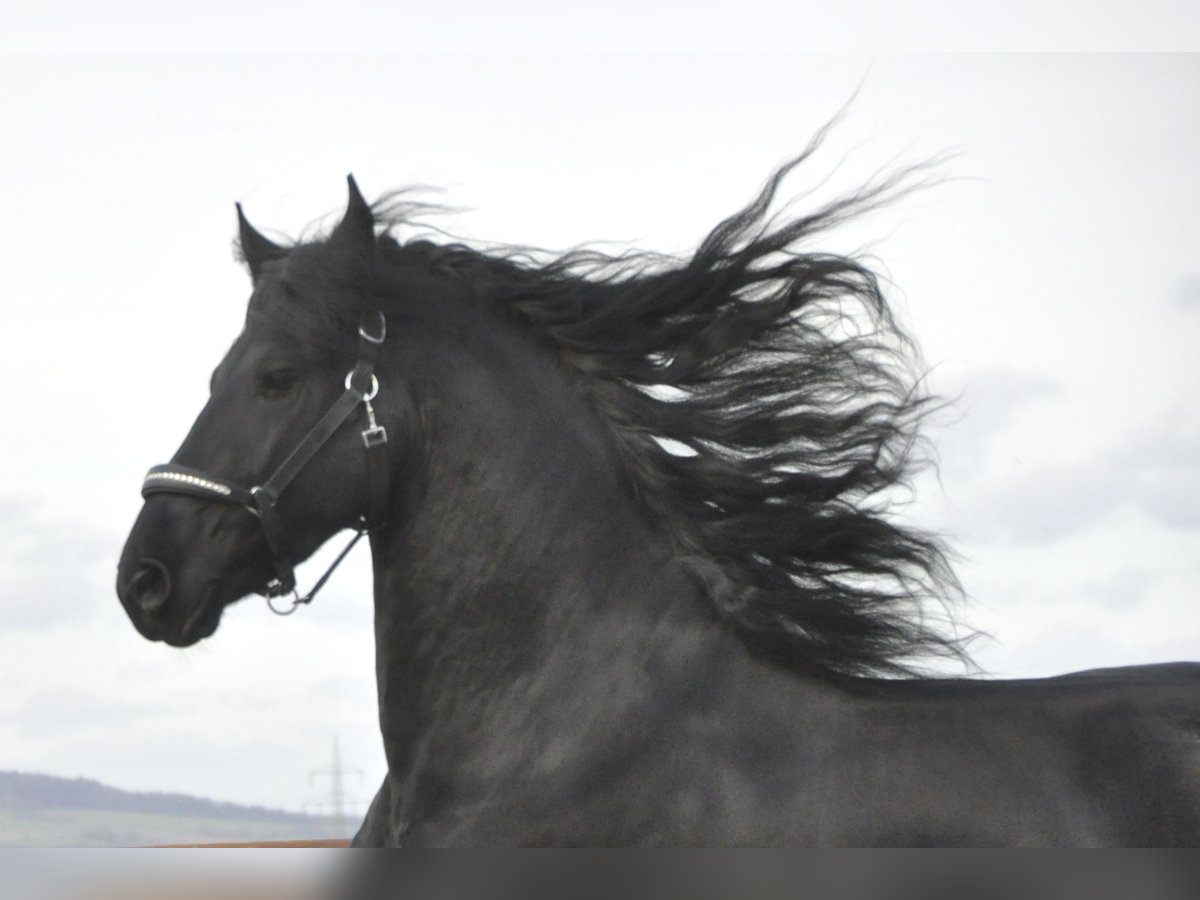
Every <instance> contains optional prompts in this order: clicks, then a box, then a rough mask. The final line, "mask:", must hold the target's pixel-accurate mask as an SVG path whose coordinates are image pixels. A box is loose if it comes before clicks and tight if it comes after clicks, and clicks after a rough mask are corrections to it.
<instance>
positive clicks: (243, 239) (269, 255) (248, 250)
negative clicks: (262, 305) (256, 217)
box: [234, 203, 287, 281]
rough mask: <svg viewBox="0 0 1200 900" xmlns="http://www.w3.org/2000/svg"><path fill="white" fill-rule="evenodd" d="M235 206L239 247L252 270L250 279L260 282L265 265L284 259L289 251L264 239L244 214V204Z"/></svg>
mask: <svg viewBox="0 0 1200 900" xmlns="http://www.w3.org/2000/svg"><path fill="white" fill-rule="evenodd" d="M234 206H236V207H237V216H238V245H239V246H240V247H241V251H242V259H244V260H245V261H246V265H247V266H248V267H249V269H250V279H251V280H252V281H258V274H259V272H261V271H262V267H263V264H264V263H267V262H270V261H271V260H273V259H282V258H283V257H284V256H286V255H287V249H286V248H284V247H280V246H279V245H278V244H276V243H274V242H273V241H271V240H269V239H268V238H265V237H263V235H262V234H261V233H259V231H258V230H257V229H256V228H255V227H254V226H253V225H251V224H250V223H249V221H247V219H246V214H245V213H244V212H242V204H240V203H235V204H234Z"/></svg>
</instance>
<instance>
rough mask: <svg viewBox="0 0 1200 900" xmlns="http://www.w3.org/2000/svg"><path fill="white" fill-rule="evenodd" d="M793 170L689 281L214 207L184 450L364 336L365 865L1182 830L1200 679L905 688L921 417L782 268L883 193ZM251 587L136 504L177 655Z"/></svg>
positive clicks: (342, 438) (663, 267)
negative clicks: (376, 722)
mask: <svg viewBox="0 0 1200 900" xmlns="http://www.w3.org/2000/svg"><path fill="white" fill-rule="evenodd" d="M802 158H803V157H802ZM787 168H788V167H785V169H784V170H781V171H780V173H777V175H776V177H775V178H773V179H772V181H771V182H770V183H769V184H768V186H767V188H766V189H765V190H764V191H763V193H762V194H761V195H760V196H759V197H758V198H756V200H755V201H754V202H753V203H752V204H751V205H750V206H749V207H747V208H746V209H745V210H743V211H742V212H740V213H738V214H737V215H735V216H733V217H731V218H730V219H728V220H727V221H726V222H724V223H722V224H721V225H720V226H718V228H717V229H716V230H715V231H714V232H713V233H712V234H711V235H710V236H709V237H708V238H707V239H706V241H705V242H704V243H703V244H702V245H701V247H700V248H699V249H698V250H697V252H696V254H695V255H694V256H693V257H692V258H691V259H689V260H685V261H673V260H664V259H660V258H655V257H650V256H648V255H646V256H639V257H633V258H625V259H621V260H611V259H604V258H600V257H598V256H596V255H588V254H582V255H580V254H577V255H571V256H567V257H563V258H559V259H555V260H551V261H550V262H535V261H531V259H530V258H527V257H524V256H522V255H520V254H516V253H509V254H499V253H495V252H493V253H491V254H485V253H480V252H476V251H473V250H470V249H467V248H465V247H462V246H437V245H435V244H432V243H430V242H428V241H418V240H413V241H409V242H407V243H401V242H399V241H398V240H397V239H395V238H394V237H393V236H391V235H390V234H389V233H387V232H386V231H385V232H384V233H383V234H377V233H376V231H377V223H376V221H375V216H374V215H373V214H372V212H371V210H370V209H369V208H368V207H367V205H366V204H365V202H364V201H363V200H362V198H361V196H360V195H359V194H358V192H357V188H356V187H355V186H354V184H353V182H351V202H350V207H349V209H348V211H347V214H346V216H345V218H344V219H343V221H342V222H341V224H339V225H338V226H337V228H335V229H334V231H333V232H332V233H331V234H330V236H329V237H328V238H327V239H324V240H316V241H311V242H308V243H302V244H298V245H296V246H294V247H281V246H277V245H275V244H274V243H272V242H270V241H268V240H267V239H266V238H264V237H262V236H261V235H259V234H258V233H257V232H255V231H254V230H253V229H252V228H251V227H250V226H249V225H248V224H247V223H246V222H245V221H244V220H243V221H242V234H241V247H242V251H243V254H244V256H245V258H246V262H247V263H248V266H249V269H250V272H251V275H252V279H253V282H254V293H253V296H252V297H251V300H250V305H249V312H248V316H247V320H246V327H245V330H244V331H243V333H242V334H241V336H240V337H239V338H238V339H237V341H236V343H235V344H234V346H233V348H232V349H231V350H230V352H229V354H228V355H227V356H226V358H225V359H224V361H223V362H222V363H221V365H220V366H219V367H218V368H217V370H216V372H215V374H214V377H213V386H212V398H211V400H210V401H209V403H208V405H207V406H206V407H205V409H204V410H203V411H202V412H201V414H200V417H199V418H198V419H197V421H196V424H195V426H194V427H193V429H192V431H191V433H190V434H189V435H188V436H187V438H186V440H185V441H184V443H183V445H182V446H181V447H180V449H179V451H178V453H177V454H176V456H175V458H174V459H173V461H172V462H173V463H174V464H175V465H177V466H182V467H190V468H193V469H197V470H200V471H203V472H210V473H217V474H219V475H220V476H222V477H225V478H228V479H231V480H233V481H235V482H237V483H240V484H255V483H256V482H257V481H260V480H261V479H263V478H265V477H266V473H269V472H270V471H271V470H272V469H273V467H274V466H276V465H278V463H279V461H280V459H281V458H282V457H283V456H284V455H286V453H287V452H288V449H289V448H290V447H292V446H294V445H295V444H296V442H297V441H298V440H299V439H300V437H301V436H303V434H304V433H305V432H306V431H307V429H308V428H309V427H310V426H311V424H312V422H313V421H315V420H316V418H317V417H319V416H320V415H321V412H322V411H323V410H324V408H325V407H326V406H328V405H329V403H330V402H331V400H332V399H333V398H334V397H336V396H337V394H338V392H339V391H340V390H342V384H343V377H344V375H345V372H346V370H347V368H348V367H349V366H350V365H352V364H353V361H354V340H355V338H354V330H355V326H356V325H357V323H358V322H359V321H360V319H361V318H362V315H363V312H364V311H370V310H379V311H380V312H382V313H383V314H384V315H385V316H386V318H387V323H388V332H389V335H390V336H389V338H388V341H387V343H386V344H385V345H384V346H383V347H382V348H381V349H380V354H379V362H378V370H377V371H378V377H379V381H380V392H379V396H378V399H377V400H376V401H375V404H376V409H377V411H378V415H379V418H380V422H381V424H383V425H384V426H386V428H387V429H388V431H389V434H390V435H391V438H390V440H389V444H388V448H389V454H390V456H389V465H390V469H391V479H390V481H391V484H392V485H394V486H395V487H394V489H393V494H392V496H391V497H390V498H388V508H389V515H388V517H387V522H386V524H385V525H384V526H383V527H381V528H378V529H376V530H375V531H374V532H373V533H372V535H371V547H372V553H373V558H374V570H375V606H376V671H377V679H378V689H379V713H380V725H381V729H382V732H383V740H384V747H385V751H386V755H387V763H388V774H387V777H386V778H385V780H384V783H383V784H382V785H381V787H380V789H379V792H378V794H377V796H376V798H375V801H374V802H373V804H372V806H371V809H370V812H369V813H368V815H367V818H366V821H365V822H364V824H363V826H362V829H361V830H360V832H359V834H358V837H357V839H356V842H357V843H358V844H362V845H400V844H403V845H420V844H568V845H597V844H605V845H608V844H621V845H623V844H701V845H712V844H753V845H767V844H771V845H776V844H780V845H798V844H854V845H997V844H1010V845H1030V844H1033V845H1123V844H1134V845H1177V844H1183V845H1195V844H1197V843H1200V697H1198V689H1200V665H1195V664H1176V665H1167V666H1151V667H1138V668H1129V669H1112V670H1105V671H1099V672H1088V673H1078V674H1074V675H1069V676H1064V677H1061V678H1056V679H1044V680H1031V681H1010V682H1001V681H983V680H964V679H922V678H913V677H909V676H910V675H911V673H910V670H909V668H908V664H909V661H910V660H912V659H919V658H920V657H921V656H922V655H924V654H928V653H936V652H942V653H949V654H955V653H960V647H959V645H958V644H957V643H955V642H954V641H953V640H950V639H947V638H945V637H944V636H943V634H942V632H941V631H939V630H938V629H937V628H935V627H932V626H927V625H925V624H924V623H925V622H926V621H928V616H927V615H922V614H920V613H919V611H920V610H921V609H922V608H923V607H922V603H924V602H925V601H928V600H933V601H938V600H942V599H945V598H946V597H948V596H950V595H952V594H953V592H954V589H955V584H954V581H953V576H952V574H950V572H949V569H948V567H947V566H946V564H945V559H944V556H943V554H942V550H941V548H940V545H939V544H938V542H937V541H936V540H934V539H933V538H931V537H929V536H927V535H925V534H922V533H920V532H919V531H916V530H914V529H912V528H909V527H905V526H901V525H898V524H896V523H895V522H894V521H893V520H892V519H890V518H889V516H888V515H887V509H886V503H885V502H883V501H886V499H887V498H888V496H889V491H890V490H891V489H892V488H894V487H895V486H897V485H900V484H903V483H904V480H905V478H906V477H907V475H908V474H909V472H910V469H911V453H910V451H911V449H912V447H913V442H914V440H915V436H916V425H917V422H918V420H919V418H920V414H921V412H922V410H923V409H924V407H925V403H926V401H925V400H924V399H923V398H922V397H920V396H919V395H917V394H915V393H914V392H913V390H912V388H911V380H910V379H909V377H908V375H907V371H908V370H907V360H908V357H906V355H905V354H906V352H907V350H908V349H909V345H908V344H907V342H906V341H905V339H904V338H903V336H902V335H901V334H900V333H899V331H898V330H897V329H896V327H895V326H894V323H893V322H892V321H891V318H890V316H889V313H888V310H887V307H886V305H885V303H884V301H883V298H882V296H881V295H880V293H879V290H878V286H877V283H876V281H875V278H874V277H873V276H872V275H871V273H870V272H869V271H868V270H867V269H865V268H864V267H863V266H862V265H860V264H859V263H858V262H856V261H854V260H850V259H846V258H843V257H838V256H831V255H828V254H822V253H819V252H812V251H809V250H807V243H808V242H809V241H810V240H811V239H812V238H813V237H814V236H817V235H818V234H819V233H820V230H821V228H822V227H824V226H826V225H829V224H832V223H835V222H837V221H838V220H840V219H841V218H843V217H845V216H846V215H848V214H851V213H853V212H856V211H860V210H863V209H867V208H869V207H870V206H871V205H872V204H874V203H876V202H878V201H879V200H881V199H882V198H883V196H884V194H886V193H887V192H888V190H890V189H891V188H892V187H894V185H892V184H889V185H884V186H882V187H881V188H877V189H874V190H871V191H867V192H866V193H864V194H863V195H860V196H858V197H855V198H851V199H849V200H846V201H843V202H841V203H837V204H833V205H832V206H830V207H827V208H825V209H823V210H821V211H819V212H818V213H816V214H814V215H812V216H809V217H805V218H799V219H793V220H789V221H780V222H772V220H770V219H768V212H767V210H768V206H769V204H770V201H771V199H772V197H773V196H774V192H775V189H776V188H777V186H778V182H779V179H780V177H782V175H783V174H784V173H785V172H786V170H787ZM391 224H399V223H398V221H397V220H396V219H395V218H393V220H392V222H391ZM664 386H665V387H664ZM361 427H362V424H361V423H357V424H353V425H347V426H346V427H344V428H342V429H341V430H340V431H339V432H338V433H337V434H336V435H335V436H334V438H333V439H331V441H330V442H329V443H328V445H327V446H325V447H324V448H323V449H322V450H321V452H320V453H318V454H317V455H316V456H315V457H314V458H313V460H312V462H311V464H309V466H308V468H306V470H305V471H304V472H302V473H301V474H300V475H299V476H298V477H297V478H296V480H295V482H294V488H292V489H291V491H292V493H291V494H290V495H285V496H284V497H283V498H282V499H281V501H280V504H279V514H280V516H281V518H282V519H283V521H284V522H285V523H286V526H287V534H288V546H287V547H286V548H285V552H286V553H287V554H288V557H289V559H292V560H300V559H303V558H306V557H307V556H308V555H310V554H311V553H312V552H313V551H314V550H315V549H316V548H317V547H318V546H319V545H320V544H321V543H322V542H323V541H324V540H325V539H327V538H328V537H329V536H330V535H331V534H333V533H334V532H335V531H337V530H339V529H340V528H343V527H346V526H349V525H352V524H353V523H354V522H355V521H356V519H357V518H358V517H359V516H361V515H362V514H363V512H364V510H365V509H366V508H367V506H368V498H367V496H366V492H367V490H368V488H367V485H368V483H369V481H368V478H367V473H366V462H365V460H364V458H363V456H364V455H363V453H362V448H361V445H360V444H359V443H358V442H359V436H358V432H359V431H360V430H361ZM660 438H665V439H670V440H673V441H676V442H678V444H676V445H675V446H676V448H677V451H676V452H674V453H669V452H666V451H665V450H663V449H662V448H661V447H660V445H659V440H658V439H660ZM679 444H682V445H683V449H682V450H679V449H678V447H679ZM271 576H272V566H271V560H270V554H269V553H268V550H267V547H266V544H265V541H264V538H263V535H262V531H261V530H260V529H259V528H258V526H257V523H256V522H255V520H254V519H253V517H252V516H250V515H249V514H248V513H247V512H246V511H245V510H244V509H241V508H236V507H229V506H221V505H217V504H211V503H206V502H204V501H203V500H200V499H197V498H195V497H181V496H172V495H163V494H157V495H154V496H152V497H150V498H149V499H148V500H147V502H146V504H145V506H144V508H143V510H142V512H141V514H140V516H139V518H138V521H137V523H136V524H135V526H134V529H133V531H132V533H131V535H130V537H129V540H128V543H127V545H126V548H125V551H124V554H123V556H122V560H121V566H120V571H119V573H118V592H119V594H120V597H121V600H122V603H123V604H124V605H125V607H126V609H127V610H128V612H129V615H130V617H131V618H132V620H133V622H134V624H135V625H136V626H137V628H138V629H139V630H140V631H141V632H142V633H143V634H144V635H146V636H147V637H149V638H152V639H161V640H165V641H168V642H170V643H172V644H175V645H180V646H183V645H188V644H191V643H194V642H195V641H197V640H200V639H202V638H204V637H206V636H208V635H210V634H211V633H212V632H213V631H214V630H215V629H216V627H217V624H218V622H219V619H220V615H221V610H222V608H223V607H224V606H225V605H227V604H229V603H231V602H234V601H236V600H238V599H240V598H241V597H243V596H245V595H247V594H248V593H251V592H253V591H256V590H261V589H262V588H263V586H264V585H265V584H266V583H267V581H269V580H270V578H271ZM896 675H902V676H906V677H901V678H894V677H880V676H896Z"/></svg>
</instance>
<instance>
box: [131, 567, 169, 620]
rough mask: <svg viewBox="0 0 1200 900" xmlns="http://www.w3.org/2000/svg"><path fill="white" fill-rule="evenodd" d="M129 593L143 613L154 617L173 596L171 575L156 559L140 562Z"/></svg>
mask: <svg viewBox="0 0 1200 900" xmlns="http://www.w3.org/2000/svg"><path fill="white" fill-rule="evenodd" d="M129 593H130V596H131V597H132V598H133V602H134V603H136V604H137V605H138V606H139V607H140V608H141V610H142V611H143V612H145V613H147V614H149V615H153V614H155V613H157V612H159V611H161V610H162V608H163V607H164V606H165V605H166V603H167V598H168V597H170V596H171V575H170V573H168V572H167V567H166V566H164V565H163V564H162V563H160V562H159V561H158V560H156V559H143V560H141V561H139V562H138V567H137V571H136V572H134V573H133V577H132V578H131V579H129Z"/></svg>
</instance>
